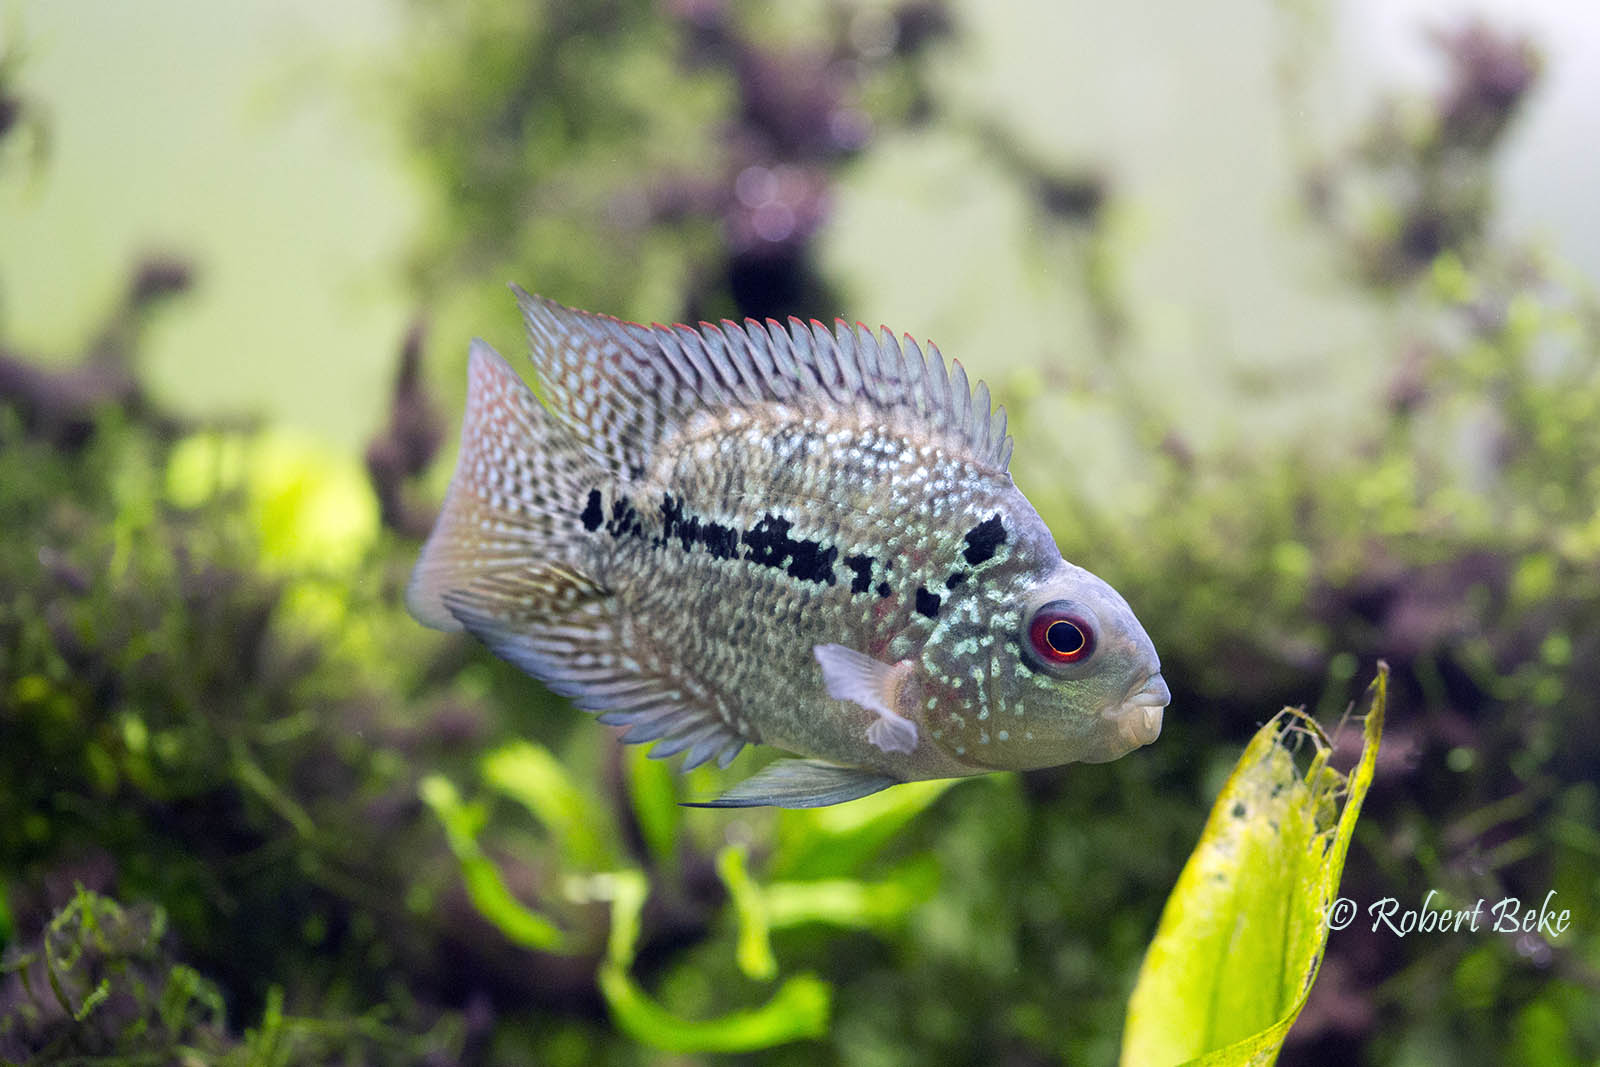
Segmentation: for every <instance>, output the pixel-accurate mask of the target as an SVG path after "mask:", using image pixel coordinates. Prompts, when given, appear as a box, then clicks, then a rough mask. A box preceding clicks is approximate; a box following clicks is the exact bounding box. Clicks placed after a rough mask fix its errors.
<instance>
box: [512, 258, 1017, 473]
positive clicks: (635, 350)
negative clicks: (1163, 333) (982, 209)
mask: <svg viewBox="0 0 1600 1067" xmlns="http://www.w3.org/2000/svg"><path fill="white" fill-rule="evenodd" d="M512 290H513V291H514V292H515V293H516V294H517V300H518V302H519V303H520V304H521V305H522V314H523V319H524V321H525V322H526V323H527V327H528V336H529V340H530V342H531V347H532V358H533V362H534V365H535V367H536V368H537V370H538V373H539V379H540V383H541V385H542V386H543V387H544V389H545V391H546V394H547V396H548V397H549V399H550V402H551V408H552V413H553V414H555V415H556V416H557V417H558V418H560V419H561V420H562V422H563V423H564V424H565V425H566V426H567V428H568V429H570V430H571V431H572V432H573V433H574V434H576V435H577V437H578V438H579V439H580V440H582V441H583V443H584V445H585V447H586V448H587V449H588V450H589V451H590V452H591V453H592V454H593V455H595V456H596V457H597V458H598V459H600V460H601V461H602V462H603V463H605V464H606V465H607V467H609V469H611V470H612V471H613V472H614V473H617V474H619V475H622V476H624V477H629V476H634V475H635V474H636V472H637V471H638V470H641V469H643V467H644V465H645V460H646V458H647V457H648V456H649V455H650V452H651V450H652V448H653V447H654V446H655V444H656V443H657V442H658V441H660V440H661V439H662V438H663V437H664V436H666V435H667V434H668V433H671V432H672V431H673V430H675V429H676V428H677V427H679V426H681V425H682V424H683V423H684V422H686V421H687V420H688V419H689V418H691V417H692V416H693V415H694V414H695V413H696V412H698V411H704V410H707V409H721V408H731V407H747V406H752V405H756V404H762V403H772V402H777V403H786V404H792V405H830V406H849V405H861V406H865V407H867V408H869V409H872V410H874V411H877V412H879V413H881V414H883V415H885V416H887V421H890V422H899V423H900V424H901V425H902V426H903V427H905V428H908V429H909V428H911V427H916V428H917V429H919V430H920V431H921V432H922V433H924V434H926V435H927V436H928V437H930V438H932V439H934V440H936V441H939V442H942V443H943V444H944V445H945V446H946V447H947V448H949V449H950V450H951V451H952V452H954V453H957V454H960V455H965V456H967V457H969V458H970V459H972V460H973V461H974V462H977V463H981V464H984V465H986V466H989V467H992V468H994V469H995V470H997V471H1002V472H1003V471H1004V470H1005V469H1006V466H1007V464H1008V463H1009V462H1010V459H1011V438H1010V437H1008V436H1007V435H1006V415H1005V409H1004V408H1000V409H998V410H994V411H991V410H990V407H989V389H988V387H987V386H986V385H984V384H983V383H981V382H980V383H979V384H978V387H977V395H976V396H974V395H973V391H972V388H971V387H970V386H969V385H968V384H967V375H966V371H965V370H963V369H962V367H961V364H960V363H959V362H958V361H956V360H951V361H950V364H949V367H948V369H947V368H946V364H945V360H944V357H943V356H942V355H940V353H939V349H938V348H936V347H935V346H934V345H933V344H932V343H929V345H928V351H927V354H926V355H925V354H924V353H923V351H922V349H921V348H920V347H919V346H918V345H917V343H916V341H914V340H912V338H911V337H910V336H909V335H907V336H905V337H904V338H903V339H901V340H896V339H895V337H894V335H893V334H892V333H890V332H889V330H888V329H887V328H884V329H881V330H880V331H879V332H878V333H877V334H874V333H873V332H872V331H871V330H869V329H867V328H866V327H865V326H863V325H861V324H860V323H857V324H856V325H854V326H852V325H850V324H848V323H846V322H844V321H843V320H842V319H841V320H836V321H835V323H834V329H833V331H832V332H829V330H828V328H827V327H825V326H823V325H822V324H821V323H820V322H816V321H815V320H813V321H812V322H810V323H805V322H801V321H800V320H799V319H796V318H790V319H789V322H788V325H783V324H781V323H779V322H777V321H776V320H773V319H768V320H767V321H766V322H765V323H760V322H757V321H756V320H754V319H746V320H745V322H744V325H742V326H741V325H739V324H738V323H735V322H731V321H729V320H726V319H725V320H723V321H722V323H721V324H719V325H713V324H711V323H701V324H700V326H699V328H698V329H695V328H693V327H689V326H682V325H679V326H660V325H655V326H641V325H639V324H637V323H632V322H623V321H621V320H618V319H614V318H611V317H609V316H606V315H595V314H591V313H590V312H586V311H578V310H575V309H573V308H567V307H563V306H562V305H560V304H557V303H555V302H554V301H552V300H548V299H546V298H544V297H540V296H531V295H529V294H528V293H526V292H524V291H523V290H522V289H520V288H518V287H517V286H512Z"/></svg>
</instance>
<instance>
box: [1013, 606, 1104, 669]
mask: <svg viewBox="0 0 1600 1067" xmlns="http://www.w3.org/2000/svg"><path fill="white" fill-rule="evenodd" d="M1028 643H1029V644H1030V645H1031V646H1032V648H1033V653H1034V655H1035V656H1037V657H1038V658H1039V659H1040V660H1041V661H1043V663H1044V664H1045V665H1046V666H1053V665H1057V664H1060V665H1065V664H1069V663H1082V662H1083V661H1084V660H1086V659H1088V658H1089V657H1090V656H1092V655H1094V627H1092V626H1091V625H1089V623H1088V622H1087V621H1086V620H1085V619H1084V618H1083V616H1081V615H1078V614H1076V613H1074V612H1072V611H1069V610H1067V606H1066V605H1065V604H1061V603H1054V604H1046V605H1045V606H1044V607H1042V608H1040V609H1039V610H1038V611H1037V612H1035V613H1034V616H1033V619H1032V621H1030V622H1029V623H1028Z"/></svg>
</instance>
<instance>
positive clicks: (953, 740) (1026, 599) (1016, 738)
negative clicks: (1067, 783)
mask: <svg viewBox="0 0 1600 1067" xmlns="http://www.w3.org/2000/svg"><path fill="white" fill-rule="evenodd" d="M985 600H986V601H987V608H988V610H987V611H985V610H983V609H981V608H980V609H976V610H974V611H972V612H970V613H969V614H970V615H971V616H972V624H973V625H970V626H968V627H966V628H964V633H963V632H962V631H963V628H960V627H958V626H952V628H951V630H950V631H949V632H948V633H946V634H938V633H936V634H935V635H933V638H932V639H930V641H929V642H928V645H927V646H926V647H925V648H924V650H923V657H924V667H925V670H926V671H927V674H928V676H929V678H930V685H929V690H930V692H931V693H932V699H930V700H929V701H928V703H927V706H926V708H925V711H924V717H925V719H926V720H927V721H928V722H929V725H930V727H931V729H930V733H931V735H932V737H933V739H934V741H935V743H936V744H939V745H940V746H941V747H943V748H944V749H945V751H946V752H948V753H949V754H951V755H952V756H955V757H956V758H957V759H960V760H962V761H964V762H966V763H969V764H973V765H976V766H979V767H983V768H986V769H1006V770H1027V769H1032V768H1038V767H1054V766H1057V765H1060V764H1063V763H1104V762H1107V761H1110V760H1114V759H1117V758H1118V757H1120V756H1123V755H1126V754H1127V753H1129V752H1131V751H1133V750H1134V749H1136V748H1139V747H1141V746H1143V745H1148V744H1150V743H1151V742H1152V741H1154V740H1155V739H1156V738H1157V737H1158V736H1160V734H1161V720H1162V713H1163V712H1162V709H1164V708H1165V707H1166V706H1167V704H1168V703H1169V702H1170V701H1171V699H1172V695H1171V693H1170V691H1169V690H1168V688H1167V683H1166V680H1165V679H1164V678H1163V677H1162V676H1161V660H1160V657H1158V656H1157V655H1156V650H1155V646H1154V645H1153V644H1152V643H1151V641H1150V637H1149V635H1148V634H1146V633H1145V630H1144V627H1143V626H1142V625H1140V623H1139V620H1138V619H1137V618H1136V617H1135V616H1134V614H1133V609H1132V608H1130V607H1129V606H1128V602H1127V601H1126V600H1124V599H1123V598H1122V595H1121V594H1120V593H1118V592H1117V591H1116V590H1115V589H1113V588H1112V587H1111V586H1110V585H1108V584H1107V583H1106V582H1105V581H1103V580H1102V579H1100V578H1098V577H1096V576H1095V575H1094V574H1091V573H1090V572H1089V571H1086V570H1084V569H1083V568H1081V567H1078V566H1075V565H1073V564H1071V563H1068V562H1066V561H1065V560H1059V557H1058V564H1057V565H1056V566H1054V567H1053V568H1050V569H1049V570H1047V571H1045V572H1044V573H1043V574H1038V573H1037V572H1036V573H1035V575H1033V576H1027V575H1019V576H1018V577H1017V580H1016V581H1014V582H1010V583H1005V584H1004V585H997V586H996V587H994V588H993V589H992V590H991V591H990V592H989V594H988V595H987V596H986V597H985ZM941 638H943V639H941Z"/></svg>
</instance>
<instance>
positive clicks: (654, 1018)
mask: <svg viewBox="0 0 1600 1067" xmlns="http://www.w3.org/2000/svg"><path fill="white" fill-rule="evenodd" d="M591 881H592V882H595V883H597V885H596V886H595V887H594V888H595V889H596V890H599V891H602V892H603V893H604V894H605V895H609V896H610V897H611V937H610V939H609V941H608V943H607V950H606V959H605V962H604V963H602V964H601V965H600V970H599V973H598V974H597V975H596V978H597V979H598V981H599V983H600V992H601V993H602V994H603V995H604V996H605V998H606V1003H607V1004H609V1005H610V1007H611V1016H612V1018H613V1019H614V1020H616V1023H617V1028H618V1029H619V1030H621V1031H622V1032H623V1033H625V1034H627V1035H628V1036H630V1037H632V1038H633V1039H634V1040H636V1041H639V1042H642V1043H643V1044H646V1045H650V1046H651V1047H653V1048H658V1049H662V1050H664V1051H667V1052H751V1051H754V1050H756V1049H763V1048H771V1047H772V1046H774V1045H781V1044H785V1043H787V1042H790V1041H799V1040H803V1039H805V1038H817V1037H823V1036H825V1035H826V1034H827V1032H828V1016H829V1014H830V1012H831V1009H832V1002H833V990H832V988H831V987H829V985H828V984H827V983H826V982H824V981H822V980H821V979H820V978H818V977H816V976H815V975H810V974H801V975H796V976H795V977H793V978H790V979H789V980H788V981H786V982H784V983H783V984H782V985H781V986H779V987H778V991H777V992H776V993H774V994H773V995H772V999H771V1000H769V1001H767V1002H766V1003H765V1004H763V1005H762V1006H761V1007H759V1008H751V1009H747V1010H742V1011H733V1012H729V1013H728V1014H726V1015H721V1016H718V1017H717V1018H714V1019H685V1018H682V1017H680V1016H677V1015H674V1014H672V1013H671V1012H669V1011H668V1010H667V1009H666V1008H664V1007H662V1006H661V1005H660V1004H658V1003H656V1002H655V1001H654V1000H652V999H650V997H649V996H648V995H647V994H646V993H645V992H644V990H643V989H641V988H639V986H638V984H637V983H635V982H634V980H633V978H632V977H631V976H630V975H629V973H628V971H629V969H630V968H631V967H632V966H633V957H634V951H635V949H636V947H637V944H638V939H639V915H640V912H641V911H642V910H643V909H644V901H645V897H646V896H647V895H648V894H649V883H648V882H647V881H646V879H645V877H644V875H643V874H642V873H641V872H639V871H617V872H615V873H613V874H609V875H600V876H598V877H597V878H595V879H591ZM601 883H603V884H601Z"/></svg>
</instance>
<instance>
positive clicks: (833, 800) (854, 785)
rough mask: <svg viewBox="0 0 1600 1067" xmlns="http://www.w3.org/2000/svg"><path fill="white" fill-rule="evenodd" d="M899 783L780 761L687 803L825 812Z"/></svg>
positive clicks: (867, 773) (856, 771)
mask: <svg viewBox="0 0 1600 1067" xmlns="http://www.w3.org/2000/svg"><path fill="white" fill-rule="evenodd" d="M899 784H900V779H898V778H895V777H894V776H892V775H888V774H884V773H883V772H882V771H874V770H869V769H868V768H865V767H843V766H840V765H838V764H836V763H823V762H821V761H820V760H809V759H781V760H778V761H777V762H776V763H769V764H768V765H767V766H766V767H763V768H762V769H761V770H760V771H758V772H756V773H755V774H753V775H751V776H750V777H749V778H746V779H745V780H744V781H742V782H740V783H739V784H738V785H736V786H734V787H733V788H732V789H729V790H727V791H726V792H725V793H723V794H722V795H721V796H719V797H717V798H716V799H715V800H702V801H698V802H695V801H686V802H685V804H684V806H685V807H690V808H759V807H765V806H770V807H774V808H825V807H827V806H828V805H830V804H843V803H844V802H845V801H847V800H859V799H860V798H861V797H864V796H870V795H871V794H873V793H876V792H878V791H879V790H882V789H887V788H889V787H890V786H891V785H899Z"/></svg>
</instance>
